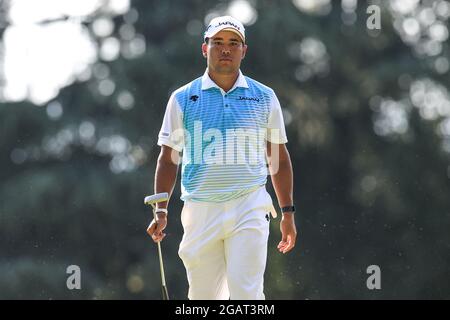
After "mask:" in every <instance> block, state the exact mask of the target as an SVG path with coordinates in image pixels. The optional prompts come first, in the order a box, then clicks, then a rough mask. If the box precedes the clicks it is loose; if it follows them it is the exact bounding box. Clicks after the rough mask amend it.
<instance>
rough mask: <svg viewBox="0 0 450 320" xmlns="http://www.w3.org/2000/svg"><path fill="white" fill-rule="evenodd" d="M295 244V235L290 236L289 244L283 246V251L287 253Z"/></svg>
mask: <svg viewBox="0 0 450 320" xmlns="http://www.w3.org/2000/svg"><path fill="white" fill-rule="evenodd" d="M294 246H295V239H294V237H291V236H288V241H287V245H286V246H285V247H284V248H283V253H287V252H289V251H291V250H292V248H294Z"/></svg>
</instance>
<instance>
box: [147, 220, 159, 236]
mask: <svg viewBox="0 0 450 320" xmlns="http://www.w3.org/2000/svg"><path fill="white" fill-rule="evenodd" d="M156 226H157V224H156V222H155V220H153V221H152V222H151V223H150V224H149V226H148V227H147V233H148V234H149V235H150V236H152V237H153V234H154V233H155V229H156Z"/></svg>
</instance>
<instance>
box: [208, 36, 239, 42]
mask: <svg viewBox="0 0 450 320" xmlns="http://www.w3.org/2000/svg"><path fill="white" fill-rule="evenodd" d="M212 40H213V41H214V40H222V41H223V38H221V37H214V38H212ZM229 41H235V42H240V41H239V39H237V38H231V39H229Z"/></svg>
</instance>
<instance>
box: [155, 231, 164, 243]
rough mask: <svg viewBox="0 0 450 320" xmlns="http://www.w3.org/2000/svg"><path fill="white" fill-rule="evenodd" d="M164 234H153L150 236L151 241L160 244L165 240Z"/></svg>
mask: <svg viewBox="0 0 450 320" xmlns="http://www.w3.org/2000/svg"><path fill="white" fill-rule="evenodd" d="M165 236H166V234H165V233H159V234H156V233H155V234H153V235H152V239H153V241H154V242H160V241H162V240H163V239H164V238H165Z"/></svg>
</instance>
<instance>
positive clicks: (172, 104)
mask: <svg viewBox="0 0 450 320" xmlns="http://www.w3.org/2000/svg"><path fill="white" fill-rule="evenodd" d="M158 145H159V146H162V145H166V146H169V147H171V148H173V149H175V150H177V151H178V152H181V151H183V147H184V129H183V115H182V112H181V108H180V105H179V104H178V102H177V99H176V98H175V94H174V93H172V95H171V96H170V98H169V102H168V103H167V107H166V112H165V114H164V119H163V123H162V126H161V130H160V131H159V135H158Z"/></svg>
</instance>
